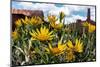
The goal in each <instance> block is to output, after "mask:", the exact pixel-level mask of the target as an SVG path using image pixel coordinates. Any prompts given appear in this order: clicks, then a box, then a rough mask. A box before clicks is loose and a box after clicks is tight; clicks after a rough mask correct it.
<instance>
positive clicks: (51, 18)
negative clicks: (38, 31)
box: [48, 15, 63, 29]
mask: <svg viewBox="0 0 100 67" xmlns="http://www.w3.org/2000/svg"><path fill="white" fill-rule="evenodd" d="M48 20H49V22H50V25H51V27H53V28H54V29H61V28H62V27H63V23H61V22H60V23H58V21H57V18H56V16H54V15H52V16H49V17H48Z"/></svg>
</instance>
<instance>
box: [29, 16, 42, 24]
mask: <svg viewBox="0 0 100 67" xmlns="http://www.w3.org/2000/svg"><path fill="white" fill-rule="evenodd" d="M30 23H31V24H32V25H39V24H41V23H43V21H42V19H41V18H40V17H37V16H34V17H32V18H30Z"/></svg>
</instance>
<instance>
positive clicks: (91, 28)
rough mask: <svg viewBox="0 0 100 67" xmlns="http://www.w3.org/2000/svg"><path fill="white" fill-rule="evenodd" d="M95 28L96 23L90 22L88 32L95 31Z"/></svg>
mask: <svg viewBox="0 0 100 67" xmlns="http://www.w3.org/2000/svg"><path fill="white" fill-rule="evenodd" d="M95 29H96V26H95V25H92V24H90V23H89V24H88V32H89V33H92V32H94V31H95Z"/></svg>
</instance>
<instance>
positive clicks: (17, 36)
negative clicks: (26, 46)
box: [12, 29, 19, 40]
mask: <svg viewBox="0 0 100 67" xmlns="http://www.w3.org/2000/svg"><path fill="white" fill-rule="evenodd" d="M12 38H13V40H17V39H18V38H19V33H18V31H17V30H16V29H15V30H14V31H13V32H12Z"/></svg>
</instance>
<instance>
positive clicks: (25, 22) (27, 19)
mask: <svg viewBox="0 0 100 67" xmlns="http://www.w3.org/2000/svg"><path fill="white" fill-rule="evenodd" d="M21 20H22V22H23V23H24V24H25V25H27V24H29V23H30V19H29V18H28V17H27V16H26V17H25V19H21Z"/></svg>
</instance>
